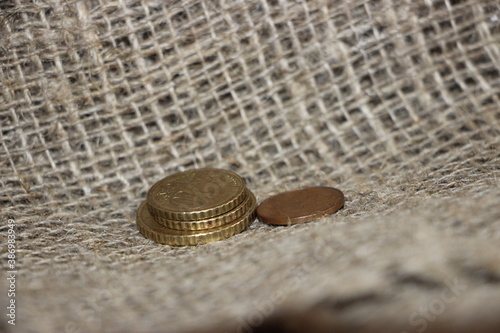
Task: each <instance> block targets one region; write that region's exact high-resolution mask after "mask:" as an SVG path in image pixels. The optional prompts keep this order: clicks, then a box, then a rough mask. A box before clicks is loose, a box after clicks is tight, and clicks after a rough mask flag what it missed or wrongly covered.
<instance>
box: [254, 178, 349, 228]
mask: <svg viewBox="0 0 500 333" xmlns="http://www.w3.org/2000/svg"><path fill="white" fill-rule="evenodd" d="M343 206H344V194H343V193H342V192H341V191H340V190H337V189H336V188H333V187H309V188H304V189H301V190H295V191H290V192H284V193H280V194H277V195H275V196H272V197H270V198H268V199H266V200H264V201H263V202H262V203H261V204H260V205H259V207H257V215H258V216H259V219H260V220H261V221H262V222H265V223H267V224H275V225H292V224H298V223H304V222H308V221H312V220H315V219H317V218H320V217H322V216H325V215H329V214H332V213H335V212H336V211H338V210H339V209H340V208H342V207H343Z"/></svg>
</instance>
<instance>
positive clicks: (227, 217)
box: [155, 190, 256, 230]
mask: <svg viewBox="0 0 500 333" xmlns="http://www.w3.org/2000/svg"><path fill="white" fill-rule="evenodd" d="M245 192H246V195H245V199H244V200H243V202H242V203H241V204H240V205H239V206H237V207H236V208H234V209H232V210H230V211H229V212H226V213H224V214H222V215H218V216H214V217H210V218H208V219H204V220H197V221H176V220H167V219H164V218H162V217H158V218H155V220H156V222H158V223H159V224H161V225H163V226H165V227H167V228H170V229H176V230H204V229H210V228H215V227H218V226H221V225H223V224H227V223H230V222H233V221H235V220H236V219H238V218H239V217H241V216H243V215H244V214H245V213H246V212H247V211H248V209H249V208H250V207H252V206H255V205H256V200H255V196H254V195H253V193H252V192H251V191H249V190H246V191H245Z"/></svg>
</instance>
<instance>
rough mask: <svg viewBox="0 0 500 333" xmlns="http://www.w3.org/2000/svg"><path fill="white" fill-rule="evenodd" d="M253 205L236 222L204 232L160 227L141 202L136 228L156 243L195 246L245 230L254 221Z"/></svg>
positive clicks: (144, 203)
mask: <svg viewBox="0 0 500 333" xmlns="http://www.w3.org/2000/svg"><path fill="white" fill-rule="evenodd" d="M255 206H256V205H255V204H254V205H252V206H251V207H250V209H249V210H248V211H247V212H246V214H245V215H243V216H241V217H240V218H238V219H237V220H235V221H233V222H231V223H228V224H225V225H222V226H219V227H215V228H212V229H206V230H174V229H170V228H167V227H164V226H162V225H161V224H159V223H158V222H156V221H155V220H154V218H153V216H151V214H150V212H149V210H148V208H147V206H146V202H143V203H142V204H141V206H140V207H139V209H138V210H137V228H138V229H139V232H140V233H141V234H142V235H143V236H144V237H146V238H149V239H151V240H153V241H155V242H157V243H162V244H169V245H197V244H205V243H210V242H214V241H218V240H221V239H224V238H228V237H231V236H233V235H235V234H237V233H239V232H241V231H243V230H244V229H245V228H247V227H248V226H249V225H250V224H251V223H252V222H253V221H254V220H255V217H256V215H255Z"/></svg>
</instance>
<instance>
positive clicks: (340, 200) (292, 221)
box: [256, 186, 345, 226]
mask: <svg viewBox="0 0 500 333" xmlns="http://www.w3.org/2000/svg"><path fill="white" fill-rule="evenodd" d="M314 188H327V189H329V190H334V191H335V192H337V193H338V194H339V196H338V200H337V201H336V202H335V203H334V204H333V205H332V206H330V207H329V208H327V209H325V210H323V211H321V212H319V213H315V214H307V215H302V216H298V217H293V218H290V217H289V218H288V220H286V221H283V220H282V219H279V218H272V217H270V218H268V217H265V216H262V215H261V214H259V208H260V207H261V206H262V205H264V204H265V203H266V202H269V201H270V200H272V199H274V198H275V197H277V196H279V195H282V194H289V193H293V192H299V191H303V190H307V189H314ZM344 204H345V197H344V193H343V192H342V191H341V190H339V189H337V188H334V187H329V186H311V187H305V188H301V189H297V190H292V191H286V192H281V193H278V194H275V195H273V196H271V197H269V198H267V199H266V200H264V201H262V202H261V203H260V204H259V205H258V206H257V209H256V213H257V216H258V218H259V220H260V221H261V222H264V223H267V224H270V225H280V226H287V225H294V224H300V223H305V222H310V221H313V220H316V219H319V218H321V217H323V216H326V215H330V214H333V213H335V212H336V211H338V210H339V209H341V208H342V207H343V206H344Z"/></svg>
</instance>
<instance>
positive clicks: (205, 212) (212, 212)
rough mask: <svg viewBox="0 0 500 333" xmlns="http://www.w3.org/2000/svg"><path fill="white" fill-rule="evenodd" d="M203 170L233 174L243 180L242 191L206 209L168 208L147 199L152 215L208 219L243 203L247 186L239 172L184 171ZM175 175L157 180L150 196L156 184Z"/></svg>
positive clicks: (184, 219)
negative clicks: (177, 209)
mask: <svg viewBox="0 0 500 333" xmlns="http://www.w3.org/2000/svg"><path fill="white" fill-rule="evenodd" d="M202 170H207V171H208V170H217V171H221V172H225V173H229V174H232V175H233V176H235V177H236V178H237V179H240V180H241V188H240V191H239V192H238V193H237V194H236V196H235V197H234V198H232V199H230V200H228V201H226V202H224V203H222V204H220V205H219V206H215V207H210V208H206V209H202V210H198V211H196V210H194V211H173V210H167V209H163V208H161V207H157V206H155V205H154V204H152V203H151V202H150V200H147V204H148V208H149V211H150V212H151V215H152V216H153V217H155V219H159V218H163V219H165V220H177V221H195V220H203V219H208V218H211V217H214V216H218V215H222V214H224V213H226V212H228V211H230V210H232V209H233V208H235V207H236V206H238V205H239V204H241V202H242V201H243V200H244V198H245V195H246V193H245V191H246V190H247V188H246V186H245V181H244V180H243V178H241V176H239V175H238V174H236V173H234V172H232V171H229V170H225V169H216V168H204V169H192V170H187V171H184V172H189V171H192V172H195V171H200V172H201V171H202ZM174 175H176V174H172V175H170V176H167V177H165V178H163V179H162V180H160V181H158V182H156V183H155V184H154V185H153V186H152V187H151V188H150V189H149V191H148V198H149V195H150V193H152V191H153V189H154V188H155V187H156V186H160V184H161V182H163V181H164V180H165V179H166V178H168V177H171V176H174Z"/></svg>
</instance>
